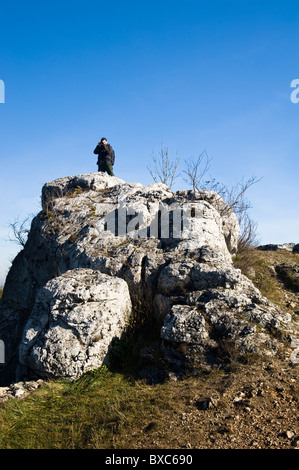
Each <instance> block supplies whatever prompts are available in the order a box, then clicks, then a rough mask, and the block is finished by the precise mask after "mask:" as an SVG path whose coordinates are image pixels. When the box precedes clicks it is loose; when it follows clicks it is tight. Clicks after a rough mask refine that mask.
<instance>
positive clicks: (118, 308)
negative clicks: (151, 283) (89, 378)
mask: <svg viewBox="0 0 299 470" xmlns="http://www.w3.org/2000/svg"><path fill="white" fill-rule="evenodd" d="M130 313H131V299H130V294H129V289H128V286H127V284H126V282H125V281H123V280H122V279H119V278H116V277H111V276H109V275H107V274H102V273H100V272H98V271H93V270H91V269H73V270H71V271H67V272H66V273H65V274H63V275H61V276H58V277H56V278H54V279H53V280H51V281H48V282H47V283H46V284H45V286H43V287H41V288H40V290H39V291H38V293H37V296H36V301H35V304H34V307H33V309H32V312H31V314H30V317H29V319H28V322H27V324H26V325H25V328H24V333H23V337H22V341H21V343H20V346H19V360H20V363H21V364H22V365H24V366H27V367H28V368H29V369H31V370H34V371H35V372H36V373H38V374H39V375H41V376H45V377H67V378H71V379H74V378H77V377H80V376H81V375H82V374H83V373H84V372H87V371H89V370H93V369H97V368H99V367H101V365H102V364H103V362H104V361H105V357H106V355H107V353H108V351H109V346H110V344H111V342H112V340H113V339H114V338H121V335H122V334H123V333H124V331H125V327H126V325H127V322H128V320H129V317H130Z"/></svg>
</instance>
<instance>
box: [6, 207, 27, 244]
mask: <svg viewBox="0 0 299 470" xmlns="http://www.w3.org/2000/svg"><path fill="white" fill-rule="evenodd" d="M31 220H32V216H30V215H29V216H27V217H26V218H25V219H24V220H22V221H20V220H19V219H16V220H15V221H14V222H11V223H10V224H9V226H10V228H11V230H12V233H13V238H11V237H9V241H11V242H14V243H17V244H18V245H21V246H22V247H23V248H24V246H25V244H26V241H27V238H28V234H29V231H30V223H31Z"/></svg>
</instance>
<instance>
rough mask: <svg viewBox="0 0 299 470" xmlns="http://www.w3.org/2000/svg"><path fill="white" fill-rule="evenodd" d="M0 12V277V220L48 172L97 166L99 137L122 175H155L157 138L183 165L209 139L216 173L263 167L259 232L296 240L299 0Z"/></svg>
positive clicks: (19, 206) (44, 5)
mask: <svg viewBox="0 0 299 470" xmlns="http://www.w3.org/2000/svg"><path fill="white" fill-rule="evenodd" d="M0 24H1V28H0V50H1V54H0V79H1V80H3V81H4V83H5V103H1V104H0V159H1V174H0V195H1V199H2V204H1V210H0V260H1V263H0V283H3V281H4V278H5V275H6V272H7V269H8V268H9V266H10V262H11V260H12V259H13V257H14V256H15V254H16V253H17V251H18V250H19V248H18V246H17V245H15V244H13V243H10V242H8V241H7V239H8V237H9V234H10V231H9V223H10V222H13V221H14V220H15V219H17V218H19V219H20V220H22V219H23V218H25V217H26V216H27V215H28V214H36V213H37V212H38V211H39V210H40V193H41V187H42V185H43V184H44V183H46V182H47V181H51V180H53V179H55V178H59V177H62V176H71V175H75V174H81V173H90V172H93V171H96V170H97V167H96V157H95V156H94V155H93V149H94V147H95V145H96V143H97V141H98V140H99V139H100V138H101V137H102V136H106V137H107V138H108V140H109V142H110V143H111V144H112V146H113V147H114V149H115V152H116V164H115V168H114V170H115V174H116V176H118V177H120V178H122V179H124V180H126V181H138V182H141V183H143V184H149V183H151V182H152V179H151V176H150V174H149V171H148V169H147V167H148V166H149V165H151V161H152V160H151V159H152V153H153V152H154V153H155V154H156V155H158V153H159V151H160V149H161V145H163V146H165V147H168V149H169V153H170V156H171V157H173V158H174V157H175V155H176V154H178V156H179V158H180V170H181V171H182V170H183V169H184V160H185V159H187V158H189V157H192V156H193V157H197V156H198V155H199V154H200V153H201V152H202V151H203V150H206V151H207V153H208V155H209V156H210V158H212V163H211V169H210V172H211V174H212V176H213V177H215V178H216V179H217V180H219V181H221V182H224V183H225V184H234V183H235V182H236V181H239V180H241V179H242V178H243V177H245V178H248V177H250V176H257V177H258V178H263V179H262V180H261V182H259V183H258V184H257V185H255V186H254V187H252V188H251V189H250V191H249V192H248V198H249V199H250V201H251V203H252V206H253V207H252V210H251V216H252V218H253V219H254V220H256V221H257V222H258V232H259V234H260V240H261V243H278V242H279V243H284V242H296V243H298V242H299V235H298V232H299V216H298V196H299V189H298V187H299V185H298V170H299V164H298V148H299V103H297V104H295V103H292V102H291V100H290V95H291V92H292V91H293V90H292V89H291V88H290V84H291V81H292V80H294V79H297V78H299V4H298V1H287V0H286V1H273V0H272V1H268V0H265V1H264V0H259V1H256V0H250V1H247V0H206V1H201V0H197V1H194V0H184V1H179V0H151V1H149V0H142V1H141V0H138V1H136V0H109V1H102V0H99V1H91V0H86V1H85V2H81V1H76V0H75V1H64V0H59V1H55V0H53V1H51V2H48V1H46V2H41V1H26V2H23V1H13V2H1V6H0ZM179 187H186V183H185V182H184V181H183V180H182V179H181V180H180V179H178V180H177V185H176V188H175V189H178V188H179Z"/></svg>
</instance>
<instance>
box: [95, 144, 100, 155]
mask: <svg viewBox="0 0 299 470" xmlns="http://www.w3.org/2000/svg"><path fill="white" fill-rule="evenodd" d="M93 153H95V154H96V155H98V154H99V153H100V146H99V144H98V145H97V146H96V148H95V149H94V151H93Z"/></svg>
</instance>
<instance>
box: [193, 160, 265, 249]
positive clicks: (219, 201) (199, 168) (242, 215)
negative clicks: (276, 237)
mask: <svg viewBox="0 0 299 470" xmlns="http://www.w3.org/2000/svg"><path fill="white" fill-rule="evenodd" d="M185 163H186V170H184V173H185V174H186V177H187V178H186V180H185V181H187V182H188V183H189V184H190V185H191V187H192V190H193V195H194V197H195V196H196V191H199V192H200V193H201V197H204V196H205V195H204V192H205V191H207V190H209V191H214V192H215V193H217V195H218V198H217V197H216V198H215V199H214V201H213V205H214V206H216V208H217V210H218V211H219V213H220V215H221V216H225V215H226V214H228V213H229V212H230V211H233V212H234V213H235V214H236V217H237V219H238V222H239V225H240V230H241V231H240V237H239V242H238V249H239V251H241V250H244V249H246V248H249V247H254V246H256V245H257V243H258V241H257V224H256V222H254V221H253V220H252V219H251V218H250V216H249V214H248V210H249V209H250V208H251V207H252V206H251V203H250V202H249V201H248V199H247V198H246V193H247V191H248V189H249V188H250V187H251V186H253V185H254V184H256V183H258V182H259V181H260V180H261V178H260V179H257V177H256V176H252V177H250V178H248V179H247V180H244V178H243V179H242V181H240V182H237V183H236V184H234V185H233V186H231V187H230V186H227V185H225V184H222V183H220V182H219V181H216V180H215V178H209V179H208V180H207V179H206V177H207V172H208V170H209V168H210V163H211V158H209V156H208V155H207V153H206V151H203V152H202V153H201V154H200V155H199V157H198V158H197V159H196V160H195V159H194V158H190V159H188V160H185ZM223 201H224V202H225V204H223Z"/></svg>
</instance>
